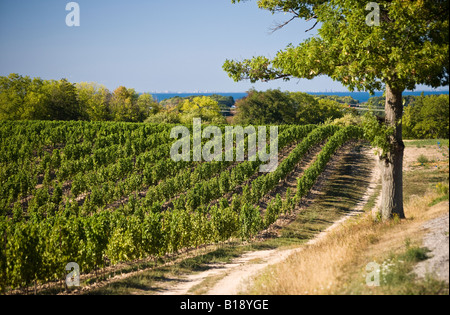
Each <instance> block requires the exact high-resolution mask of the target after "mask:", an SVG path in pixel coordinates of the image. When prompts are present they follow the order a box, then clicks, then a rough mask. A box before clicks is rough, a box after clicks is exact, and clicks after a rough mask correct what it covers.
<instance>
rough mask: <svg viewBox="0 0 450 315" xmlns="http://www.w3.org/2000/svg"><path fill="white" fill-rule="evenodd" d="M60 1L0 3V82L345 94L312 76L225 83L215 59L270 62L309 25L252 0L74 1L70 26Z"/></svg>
mask: <svg viewBox="0 0 450 315" xmlns="http://www.w3.org/2000/svg"><path fill="white" fill-rule="evenodd" d="M68 2H70V1H67V0H39V1H38V0H0V43H1V44H0V45H1V46H0V75H2V76H4V75H8V74H10V73H19V74H21V75H29V76H31V77H41V78H43V79H60V78H67V79H68V80H69V81H71V82H97V83H100V84H104V85H105V86H106V87H108V88H109V89H111V90H113V89H115V88H116V87H118V86H120V85H124V86H126V87H129V88H135V89H136V90H137V91H139V92H149V91H154V92H164V91H174V92H177V91H187V92H193V91H197V90H200V91H206V90H208V91H220V92H244V91H247V90H248V89H249V88H251V87H254V88H256V89H258V90H265V89H268V88H281V89H282V90H291V91H325V90H328V91H330V90H334V91H338V90H339V91H345V88H344V87H342V86H341V85H340V84H339V83H337V82H333V81H332V80H330V79H329V78H326V77H321V78H317V79H314V80H311V81H308V80H293V81H291V82H288V83H285V82H282V81H276V82H271V83H257V84H251V83H249V82H240V83H235V82H233V81H232V80H231V79H230V78H229V77H228V75H227V74H226V73H225V72H224V71H223V70H222V65H223V63H224V61H225V60H226V59H227V58H228V59H238V60H240V59H243V58H249V57H252V56H255V55H266V56H268V57H273V56H274V55H275V54H276V52H277V51H278V50H280V49H283V48H285V47H286V45H288V44H289V43H293V44H298V43H299V42H301V41H303V40H304V39H305V38H306V37H307V36H310V35H311V34H312V33H305V30H306V29H308V28H309V27H311V26H312V24H311V23H312V22H303V21H298V22H293V23H291V24H289V25H288V26H287V27H285V28H284V29H282V30H279V31H277V32H275V33H273V34H270V27H271V26H273V25H274V23H275V22H281V21H284V20H286V19H287V18H288V16H283V15H275V16H273V15H272V14H270V13H269V12H267V11H264V10H260V9H258V8H257V5H256V1H250V2H246V3H241V4H235V5H233V4H231V0H79V1H76V2H77V3H78V4H79V6H80V9H81V12H80V18H81V25H80V27H68V26H66V23H65V20H66V15H67V14H68V13H69V12H67V11H66V10H65V7H66V4H67V3H68Z"/></svg>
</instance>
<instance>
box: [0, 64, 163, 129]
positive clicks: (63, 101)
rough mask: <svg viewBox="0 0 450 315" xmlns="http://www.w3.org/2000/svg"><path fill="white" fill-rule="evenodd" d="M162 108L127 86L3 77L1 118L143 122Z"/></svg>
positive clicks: (0, 82)
mask: <svg viewBox="0 0 450 315" xmlns="http://www.w3.org/2000/svg"><path fill="white" fill-rule="evenodd" d="M159 110H160V106H159V104H158V103H157V102H156V101H154V100H153V97H152V96H151V95H150V94H148V93H144V94H138V93H137V92H136V91H135V90H134V89H131V88H126V87H124V86H120V87H118V88H117V89H115V90H114V91H113V92H111V91H109V90H108V89H107V88H106V87H105V86H103V85H100V84H97V83H77V84H74V83H71V82H69V81H68V80H66V79H61V80H43V79H41V78H30V77H28V76H21V75H18V74H15V73H13V74H10V75H9V76H7V77H0V120H63V121H71V120H87V121H123V122H142V121H144V120H145V119H146V118H147V117H148V116H149V115H151V114H154V113H157V112H158V111H159Z"/></svg>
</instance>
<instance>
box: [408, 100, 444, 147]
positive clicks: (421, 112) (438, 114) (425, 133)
mask: <svg viewBox="0 0 450 315" xmlns="http://www.w3.org/2000/svg"><path fill="white" fill-rule="evenodd" d="M403 132H404V135H405V137H407V138H411V139H438V138H448V136H449V95H448V94H441V95H428V96H423V95H422V96H420V97H417V98H416V99H415V101H414V102H412V103H411V104H410V105H409V106H407V107H406V108H405V114H404V118H403Z"/></svg>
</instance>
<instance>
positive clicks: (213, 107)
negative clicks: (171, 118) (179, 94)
mask: <svg viewBox="0 0 450 315" xmlns="http://www.w3.org/2000/svg"><path fill="white" fill-rule="evenodd" d="M180 111H181V115H180V121H181V122H182V123H185V124H190V123H192V121H193V119H194V118H202V120H203V121H204V122H211V123H213V124H225V123H226V121H225V118H224V117H223V116H222V115H221V114H220V107H219V103H218V102H217V101H215V100H213V99H212V98H210V97H207V96H199V97H194V98H193V99H185V100H184V101H183V102H182V103H181V104H180Z"/></svg>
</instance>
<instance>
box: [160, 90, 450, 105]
mask: <svg viewBox="0 0 450 315" xmlns="http://www.w3.org/2000/svg"><path fill="white" fill-rule="evenodd" d="M307 93H308V94H311V95H337V96H351V97H353V98H354V99H355V100H358V101H359V102H360V103H364V102H367V101H368V100H369V99H370V98H371V97H372V96H371V95H370V94H369V93H367V92H307ZM422 93H424V94H425V95H439V94H449V91H436V92H435V91H432V92H430V91H427V92H421V91H417V92H404V93H403V95H404V96H406V95H415V96H418V95H421V94H422ZM213 94H218V95H223V96H232V97H233V98H234V100H239V99H241V98H244V97H246V96H247V93H220V92H217V93H154V94H152V95H153V97H154V98H155V99H156V100H158V101H162V100H165V99H168V98H172V97H175V96H180V97H188V96H210V95H213ZM382 95H383V92H376V93H375V95H374V96H382Z"/></svg>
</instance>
